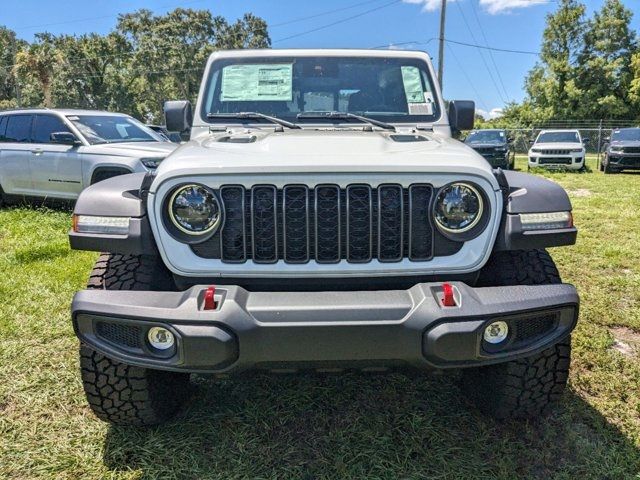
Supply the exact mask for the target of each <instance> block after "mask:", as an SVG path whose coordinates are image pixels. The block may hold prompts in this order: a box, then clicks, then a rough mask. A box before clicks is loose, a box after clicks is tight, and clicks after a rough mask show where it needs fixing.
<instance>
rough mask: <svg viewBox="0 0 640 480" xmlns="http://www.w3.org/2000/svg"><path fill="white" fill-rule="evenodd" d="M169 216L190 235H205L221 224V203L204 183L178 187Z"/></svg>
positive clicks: (169, 207) (169, 206)
mask: <svg viewBox="0 0 640 480" xmlns="http://www.w3.org/2000/svg"><path fill="white" fill-rule="evenodd" d="M168 209H169V218H171V222H173V224H174V225H175V226H176V228H177V229H178V230H180V231H182V232H184V233H186V234H188V235H205V234H207V233H210V232H212V231H213V230H215V229H216V228H218V226H219V225H220V220H221V214H220V203H219V202H218V199H217V198H216V196H215V194H214V193H213V192H212V191H211V190H209V189H208V188H205V187H203V186H202V185H184V186H182V187H180V188H178V189H177V190H176V191H175V192H174V193H173V195H172V196H171V200H170V201H169V205H168Z"/></svg>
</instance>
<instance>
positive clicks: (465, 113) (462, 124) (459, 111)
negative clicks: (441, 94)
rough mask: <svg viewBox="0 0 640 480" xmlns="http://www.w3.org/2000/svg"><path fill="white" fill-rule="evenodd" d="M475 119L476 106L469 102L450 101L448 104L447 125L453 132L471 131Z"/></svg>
mask: <svg viewBox="0 0 640 480" xmlns="http://www.w3.org/2000/svg"><path fill="white" fill-rule="evenodd" d="M475 117H476V104H475V103H474V102H473V101H471V100H452V101H451V102H449V125H451V129H452V130H454V131H458V132H460V131H462V130H473V125H474V122H475Z"/></svg>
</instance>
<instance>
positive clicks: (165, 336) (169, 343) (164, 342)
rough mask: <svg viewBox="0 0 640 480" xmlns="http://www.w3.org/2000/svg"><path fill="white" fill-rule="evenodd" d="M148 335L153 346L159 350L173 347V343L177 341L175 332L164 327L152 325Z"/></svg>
mask: <svg viewBox="0 0 640 480" xmlns="http://www.w3.org/2000/svg"><path fill="white" fill-rule="evenodd" d="M147 337H148V338H149V343H150V344H151V346H152V347H153V348H157V349H158V350H167V349H169V348H171V347H173V344H174V343H175V337H174V336H173V333H171V332H170V331H169V330H167V329H166V328H162V327H152V328H151V329H149V333H148V334H147Z"/></svg>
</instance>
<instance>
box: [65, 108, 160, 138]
mask: <svg viewBox="0 0 640 480" xmlns="http://www.w3.org/2000/svg"><path fill="white" fill-rule="evenodd" d="M67 118H68V119H69V120H70V121H71V122H72V123H73V124H74V125H75V126H76V128H77V129H78V130H80V133H82V135H83V136H84V137H85V138H86V139H87V141H88V142H89V143H90V144H91V145H97V144H100V143H124V142H162V141H163V139H162V137H161V136H159V135H158V134H157V133H155V132H154V131H152V130H151V129H150V128H148V127H146V126H145V125H143V124H142V123H140V122H139V121H137V120H135V119H133V118H131V117H126V116H124V115H122V116H120V115H70V116H68V117H67Z"/></svg>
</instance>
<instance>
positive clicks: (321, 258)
mask: <svg viewBox="0 0 640 480" xmlns="http://www.w3.org/2000/svg"><path fill="white" fill-rule="evenodd" d="M218 195H219V197H220V200H221V202H222V204H223V206H224V212H225V219H224V224H223V226H222V228H221V229H220V231H219V232H217V233H216V234H215V235H214V236H213V237H211V238H210V239H208V240H206V241H205V242H202V243H200V244H196V245H192V247H191V248H192V249H193V251H194V253H196V255H198V256H200V257H204V258H215V259H221V260H222V261H223V262H225V263H244V262H246V261H248V260H251V261H253V262H255V263H275V262H277V261H278V260H284V261H285V262H287V263H307V262H310V261H315V262H318V263H337V262H339V261H341V260H347V261H348V262H351V263H365V262H369V261H371V260H373V259H377V260H379V261H381V262H399V261H401V260H403V259H404V258H408V259H410V260H412V261H427V260H430V259H431V258H432V257H433V248H434V228H433V226H432V222H431V213H430V212H431V201H432V198H433V187H432V186H431V185H429V184H414V185H411V186H410V187H409V188H403V187H402V186H401V185H397V184H385V185H380V186H378V187H377V188H372V187H371V186H369V185H365V184H354V185H349V186H347V187H346V188H341V187H339V186H338V185H334V184H322V185H317V186H316V187H313V188H311V187H307V186H305V185H286V186H285V187H284V188H281V189H278V188H276V187H275V186H273V185H255V186H253V187H252V188H245V187H243V186H240V185H226V186H223V187H221V188H220V189H219V190H218Z"/></svg>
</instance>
